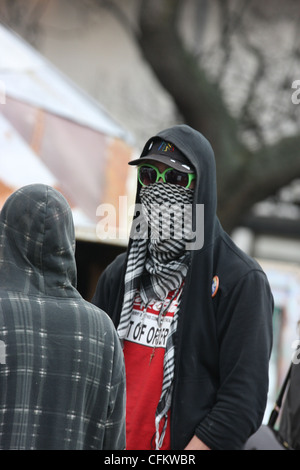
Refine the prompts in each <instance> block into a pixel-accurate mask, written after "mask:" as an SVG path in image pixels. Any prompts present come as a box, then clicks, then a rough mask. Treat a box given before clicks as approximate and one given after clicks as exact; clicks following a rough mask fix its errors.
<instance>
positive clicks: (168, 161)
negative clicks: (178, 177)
mask: <svg viewBox="0 0 300 470" xmlns="http://www.w3.org/2000/svg"><path fill="white" fill-rule="evenodd" d="M153 161H156V162H161V163H165V164H166V165H169V166H171V167H172V168H175V169H176V170H178V171H182V172H183V173H194V170H193V168H192V167H189V166H188V165H186V164H185V163H182V162H180V161H178V160H176V159H175V158H174V159H173V158H170V157H166V156H164V155H151V156H150V155H149V156H148V155H147V156H145V157H140V158H137V159H136V160H132V161H131V162H129V165H142V164H143V163H151V162H153Z"/></svg>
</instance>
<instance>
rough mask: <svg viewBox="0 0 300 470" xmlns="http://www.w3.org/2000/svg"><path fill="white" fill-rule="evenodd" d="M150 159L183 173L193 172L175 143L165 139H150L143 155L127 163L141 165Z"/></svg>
mask: <svg viewBox="0 0 300 470" xmlns="http://www.w3.org/2000/svg"><path fill="white" fill-rule="evenodd" d="M151 160H152V161H157V162H162V163H165V164H166V165H170V166H171V167H172V168H175V169H176V170H179V171H182V172H183V173H194V172H195V170H194V168H193V167H192V165H191V164H190V162H189V160H188V159H187V158H186V156H185V155H183V153H182V152H181V151H180V150H179V149H178V148H176V147H175V145H173V144H171V143H170V142H166V141H165V140H161V139H159V140H157V139H156V140H152V141H150V142H149V146H148V149H145V150H144V153H143V155H142V156H141V157H140V158H137V159H136V160H132V161H131V162H129V165H142V164H143V163H149V162H150V161H151Z"/></svg>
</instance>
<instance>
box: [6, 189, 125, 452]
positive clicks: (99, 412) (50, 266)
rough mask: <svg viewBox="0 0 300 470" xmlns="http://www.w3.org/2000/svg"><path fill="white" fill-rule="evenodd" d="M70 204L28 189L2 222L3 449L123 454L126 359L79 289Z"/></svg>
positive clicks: (105, 320) (102, 318)
mask: <svg viewBox="0 0 300 470" xmlns="http://www.w3.org/2000/svg"><path fill="white" fill-rule="evenodd" d="M74 240H75V237H74V227H73V220H72V214H71V210H70V207H69V205H68V204H67V202H66V200H65V199H64V198H63V196H62V195H61V194H60V193H59V192H57V191H55V190H54V189H52V188H50V187H48V186H44V185H29V186H25V187H23V188H21V189H20V190H18V191H16V192H15V193H14V194H13V195H12V196H10V198H8V199H7V201H6V203H5V205H4V207H3V209H2V211H1V214H0V449H18V450H21V449H24V450H25V449H123V448H124V447H125V429H124V428H125V424H124V423H125V416H124V415H125V377H124V376H125V373H124V363H123V354H122V350H121V348H120V345H119V340H118V337H117V335H116V332H115V329H114V327H113V324H112V322H111V320H110V319H109V318H108V316H107V315H106V314H105V313H104V312H103V311H101V310H100V309H98V308H96V307H95V306H93V305H91V304H90V303H88V302H86V301H85V300H84V299H83V298H82V297H81V296H80V294H79V293H78V291H77V290H76V288H75V285H76V265H75V258H74V246H75V243H74Z"/></svg>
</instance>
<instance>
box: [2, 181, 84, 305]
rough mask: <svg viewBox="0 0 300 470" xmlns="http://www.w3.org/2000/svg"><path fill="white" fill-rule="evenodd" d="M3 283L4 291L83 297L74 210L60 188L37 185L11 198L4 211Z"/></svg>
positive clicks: (20, 191)
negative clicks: (77, 287) (78, 267)
mask: <svg viewBox="0 0 300 470" xmlns="http://www.w3.org/2000/svg"><path fill="white" fill-rule="evenodd" d="M49 196H51V197H49ZM0 279H1V288H2V290H16V291H20V292H22V293H24V294H28V295H40V294H44V295H49V296H51V295H55V296H56V297H57V296H63V297H65V296H70V295H75V296H78V293H77V291H76V289H75V287H76V280H77V275H76V264H75V236H74V224H73V218H72V212H71V209H70V206H69V205H68V203H67V201H66V200H65V198H64V197H63V196H62V195H61V194H60V193H59V192H58V191H56V190H55V189H53V188H51V187H49V186H46V185H42V184H32V185H28V186H24V187H23V188H21V189H19V190H17V191H16V192H15V193H13V194H12V195H11V196H10V197H9V198H8V199H7V200H6V202H5V204H4V206H3V208H2V210H1V213H0Z"/></svg>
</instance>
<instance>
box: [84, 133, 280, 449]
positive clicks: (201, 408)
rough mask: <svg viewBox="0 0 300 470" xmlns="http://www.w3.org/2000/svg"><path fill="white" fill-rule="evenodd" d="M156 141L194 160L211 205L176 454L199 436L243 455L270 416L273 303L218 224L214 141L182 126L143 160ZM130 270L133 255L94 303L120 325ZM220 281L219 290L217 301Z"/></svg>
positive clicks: (189, 291) (187, 303)
mask: <svg viewBox="0 0 300 470" xmlns="http://www.w3.org/2000/svg"><path fill="white" fill-rule="evenodd" d="M155 137H160V138H161V139H163V140H165V141H167V142H171V143H172V144H174V145H175V146H176V147H177V148H178V149H179V150H181V152H182V153H183V154H184V155H185V156H186V157H187V158H188V159H189V161H190V162H191V164H192V165H193V166H194V168H195V171H196V178H197V179H196V186H195V193H194V204H196V203H197V204H203V205H204V243H203V246H202V245H201V246H200V247H199V248H198V249H192V250H191V263H190V268H189V271H188V274H187V278H186V281H185V286H184V292H183V297H182V301H181V305H180V312H179V322H178V328H177V340H176V358H175V378H174V389H173V397H172V406H171V448H172V449H183V448H184V447H185V446H186V445H187V444H188V442H189V441H190V439H191V438H192V437H193V435H196V436H197V437H198V438H199V439H201V440H202V441H203V442H204V443H205V444H206V445H207V446H208V447H209V448H211V449H239V448H241V447H242V445H243V443H244V442H245V441H246V439H247V438H248V436H249V435H251V434H252V433H253V432H254V431H255V430H256V429H257V428H258V427H259V425H260V424H261V421H262V419H263V415H264V410H265V406H266V400H267V392H268V367H269V356H270V353H271V347H272V312H273V297H272V294H271V291H270V287H269V283H268V280H267V278H266V275H265V274H264V272H263V270H262V269H261V267H260V266H259V264H258V263H257V262H256V261H254V260H253V259H252V258H250V257H249V256H247V255H246V254H245V253H244V252H242V251H241V250H240V249H239V248H238V247H237V246H236V245H235V244H234V243H233V241H232V240H231V238H230V237H229V236H228V235H227V234H226V233H225V232H224V230H223V228H222V226H221V224H220V222H219V220H218V218H217V215H216V208H217V190H216V171H215V158H214V153H213V150H212V148H211V145H210V144H209V142H208V141H207V139H206V138H205V137H203V135H202V134H201V133H199V132H197V131H196V130H194V129H192V128H190V127H189V126H186V125H178V126H174V127H172V128H170V129H166V130H164V131H162V132H160V133H159V134H157V136H154V137H152V138H151V139H149V141H148V142H147V143H146V145H145V147H144V150H143V152H142V154H141V156H142V155H144V153H145V152H146V149H147V148H148V145H149V143H150V141H151V140H152V139H153V138H155ZM139 189H140V188H139V187H138V191H137V199H136V202H140V199H139ZM194 229H197V230H203V227H200V228H199V227H197V226H195V225H194ZM129 249H130V243H129ZM125 268H126V254H124V255H121V256H119V257H118V258H117V259H116V260H115V261H114V262H113V263H112V264H111V265H110V266H109V267H108V268H107V269H106V271H105V272H104V273H103V275H102V276H101V277H100V279H99V282H98V285H97V289H96V293H95V296H94V299H93V302H94V303H95V304H96V305H98V306H100V307H101V308H103V309H104V310H105V311H107V312H108V314H109V315H110V316H111V318H112V320H113V321H114V323H115V325H116V326H117V325H118V322H119V318H120V312H121V307H122V296H123V285H124V273H125ZM214 276H218V278H219V288H218V291H217V293H216V295H215V296H214V297H212V279H213V277H214Z"/></svg>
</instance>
